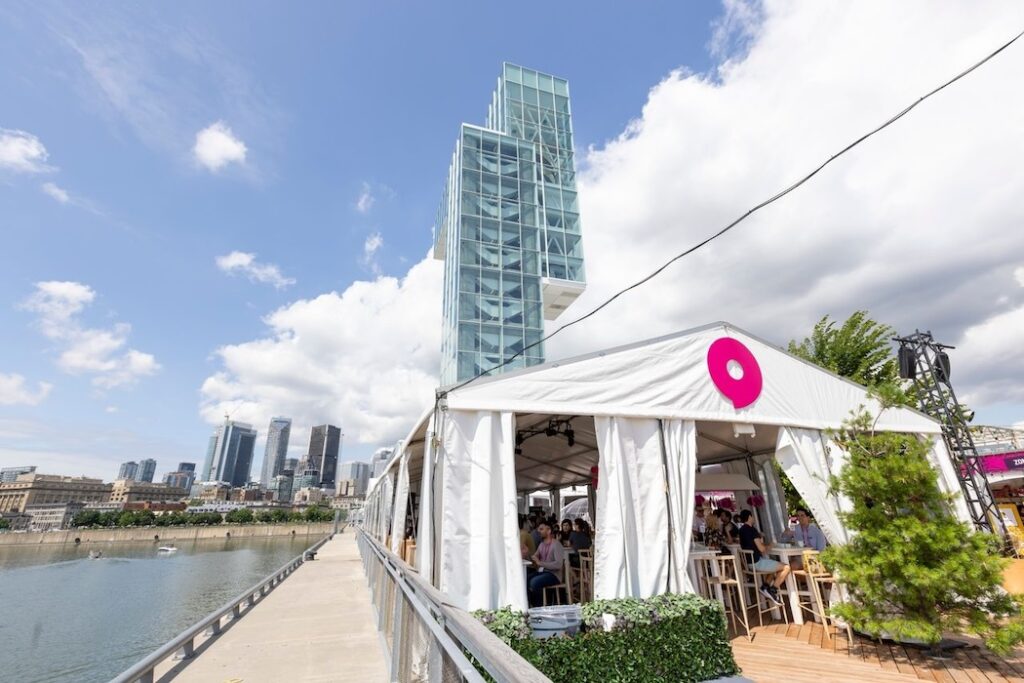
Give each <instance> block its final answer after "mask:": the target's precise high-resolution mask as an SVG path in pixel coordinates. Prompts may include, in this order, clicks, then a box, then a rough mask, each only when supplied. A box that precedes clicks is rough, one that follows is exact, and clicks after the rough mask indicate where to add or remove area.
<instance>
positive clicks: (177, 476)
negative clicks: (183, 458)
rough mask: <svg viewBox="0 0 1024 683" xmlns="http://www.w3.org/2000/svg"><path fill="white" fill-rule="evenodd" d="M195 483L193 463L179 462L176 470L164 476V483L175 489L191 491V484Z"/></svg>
mask: <svg viewBox="0 0 1024 683" xmlns="http://www.w3.org/2000/svg"><path fill="white" fill-rule="evenodd" d="M195 481H196V464H195V463H194V462H179V463H178V469H177V470H176V471H174V472H168V473H167V474H165V475H164V483H165V484H167V485H168V486H173V487H175V488H180V489H185V490H186V491H189V490H191V488H192V484H194V483H195Z"/></svg>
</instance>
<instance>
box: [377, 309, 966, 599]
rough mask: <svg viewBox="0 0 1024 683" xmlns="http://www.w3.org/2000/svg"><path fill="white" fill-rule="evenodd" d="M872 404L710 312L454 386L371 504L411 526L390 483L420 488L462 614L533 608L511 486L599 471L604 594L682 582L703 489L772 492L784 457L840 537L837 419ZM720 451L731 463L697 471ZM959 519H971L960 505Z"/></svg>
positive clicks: (581, 478)
mask: <svg viewBox="0 0 1024 683" xmlns="http://www.w3.org/2000/svg"><path fill="white" fill-rule="evenodd" d="M715 349H718V350H719V351H721V350H722V349H725V352H726V355H725V356H724V357H723V356H722V355H721V354H719V355H718V356H715ZM730 354H731V355H730ZM732 356H736V357H737V360H736V362H738V363H739V365H740V366H741V367H742V369H743V378H742V379H737V375H738V374H739V373H736V371H735V368H732V367H730V368H728V371H729V373H730V374H729V377H725V376H724V375H723V374H722V373H724V372H725V371H726V367H727V366H726V365H725V361H726V360H729V361H730V363H729V365H734V363H733V362H732V360H731V357H732ZM716 364H717V367H716ZM716 372H717V374H716ZM730 377H731V378H732V379H730ZM755 377H756V378H759V379H758V381H757V382H756V383H755V382H753V380H752V379H751V378H755ZM754 384H756V386H754ZM719 387H723V388H724V389H725V393H723V391H722V390H720V388H719ZM757 389H759V390H757ZM726 394H728V395H726ZM736 406H739V407H736ZM861 409H866V410H868V411H870V412H872V413H873V414H878V413H879V411H880V406H879V404H878V402H877V401H876V400H874V399H873V398H871V397H869V396H868V394H867V391H866V390H865V389H864V388H863V387H861V386H859V385H857V384H854V383H852V382H850V381H848V380H846V379H843V378H841V377H838V376H836V375H834V374H832V373H830V372H827V371H825V370H823V369H821V368H819V367H817V366H815V365H813V364H810V363H807V362H805V361H803V360H801V359H799V358H796V357H795V356H792V355H791V354H789V353H787V352H786V351H784V350H782V349H780V348H777V347H775V346H772V345H770V344H768V343H766V342H764V341H761V340H760V339H758V338H756V337H754V336H752V335H750V334H747V333H746V332H743V331H742V330H739V329H737V328H735V327H733V326H732V325H729V324H726V323H715V324H713V325H708V326H705V327H701V328H697V329H694V330H689V331H686V332H681V333H678V334H674V335H671V336H667V337H662V338H660V339H655V340H652V341H648V342H643V343H638V344H632V345H629V346H624V347H620V348H616V349H611V350H607V351H601V352H598V353H593V354H589V355H586V356H581V357H579V358H575V359H570V360H567V361H559V362H552V363H547V364H544V365H540V366H536V367H533V368H528V369H524V370H518V371H515V372H509V373H506V374H504V375H501V376H497V377H488V378H481V379H478V380H476V381H474V382H472V383H470V384H468V385H467V386H464V387H461V388H452V389H451V390H449V391H447V392H442V393H441V398H440V400H439V402H438V405H437V410H430V411H428V412H427V413H426V414H424V416H423V417H422V418H421V419H420V421H419V422H418V423H417V424H416V426H415V427H414V428H413V429H412V431H411V432H410V434H409V436H408V437H407V438H406V439H405V440H404V442H403V447H402V448H401V449H396V453H395V456H394V458H393V460H392V462H391V463H390V464H389V468H388V472H387V474H388V476H382V477H381V479H380V480H379V481H378V483H377V485H376V486H374V487H372V489H371V492H370V495H369V501H368V506H370V507H371V508H373V505H374V501H375V500H378V499H379V501H380V504H379V505H378V506H377V509H379V510H381V511H382V512H381V515H382V517H381V519H380V521H379V522H378V523H377V528H376V531H375V532H376V533H378V534H385V533H387V530H388V529H393V530H395V531H394V533H401V530H403V529H404V526H405V525H404V519H400V520H395V521H394V522H392V520H391V519H385V517H389V516H390V515H389V512H388V511H389V510H390V511H392V512H391V513H390V514H391V515H398V514H401V515H403V516H404V514H405V505H404V502H400V501H398V500H395V501H392V500H391V496H392V492H393V490H394V488H393V485H392V481H393V479H392V478H394V479H397V480H398V486H399V487H400V488H401V487H403V486H404V484H403V482H404V480H405V479H406V478H408V490H409V491H410V492H418V493H419V506H418V510H419V512H418V533H417V538H416V543H417V550H416V557H417V566H418V569H419V571H420V573H421V575H422V576H423V577H424V578H425V579H427V580H430V581H433V583H434V585H436V586H438V587H439V588H440V589H441V590H443V591H445V592H446V593H447V594H448V595H449V597H450V598H451V599H452V600H453V602H454V603H456V604H459V605H460V606H461V607H464V608H466V609H477V608H495V607H500V606H503V605H508V604H511V605H513V606H515V607H518V608H523V607H525V603H526V593H525V590H524V582H525V578H524V572H523V565H522V562H521V557H520V546H519V542H518V520H517V516H518V505H517V496H518V495H519V494H522V493H524V492H528V491H535V490H544V489H559V488H561V487H563V486H567V485H579V484H591V483H592V480H596V481H597V490H596V511H597V514H596V520H595V522H596V523H595V528H596V530H597V536H596V539H595V543H594V548H595V595H596V597H598V598H612V597H623V596H636V597H646V596H649V595H652V594H655V593H660V592H665V591H666V590H667V591H685V590H689V589H690V586H689V581H688V579H687V578H686V572H685V563H686V556H687V553H688V549H689V530H690V528H691V524H692V519H691V517H692V514H693V496H694V491H695V490H756V489H763V490H764V491H765V496H766V497H767V498H769V499H773V498H774V499H775V500H778V499H780V498H781V486H780V485H779V483H778V480H777V477H776V474H775V470H774V464H773V463H772V460H775V461H776V462H778V463H779V465H781V467H782V468H783V470H784V471H785V472H786V473H787V475H788V476H789V478H790V479H791V480H792V481H793V484H794V485H795V486H796V487H797V489H798V490H799V491H800V493H801V494H802V495H803V497H804V499H805V500H806V501H807V503H808V505H809V507H810V508H811V511H812V513H813V514H814V516H815V518H816V519H817V521H818V523H819V525H820V526H821V528H822V530H823V531H824V532H825V534H826V537H827V538H828V539H829V541H830V542H833V543H841V542H843V541H844V540H845V538H846V531H845V529H844V528H842V524H841V522H840V520H839V512H840V511H841V510H843V509H848V507H846V506H848V505H849V503H848V501H843V500H841V499H837V498H836V497H835V496H834V495H832V494H831V493H830V492H829V490H828V488H829V487H828V484H827V479H828V477H829V476H830V475H831V474H835V473H838V471H839V468H841V467H842V465H843V463H845V461H846V454H845V453H843V452H842V451H841V449H840V448H839V447H838V445H837V444H835V443H834V442H833V441H832V440H831V438H829V435H828V431H827V430H832V429H838V428H840V427H841V426H842V424H843V422H844V421H845V420H847V419H848V418H849V417H850V416H851V414H852V413H855V412H857V411H859V410H861ZM552 420H555V421H556V422H558V423H559V424H560V425H561V428H560V429H559V430H556V431H557V433H556V434H555V436H550V435H549V434H547V433H545V427H546V426H548V425H550V424H552ZM566 426H568V428H570V429H571V430H572V432H573V435H574V438H573V439H572V440H571V441H572V443H571V444H570V439H569V438H568V437H567V435H566V434H565V429H566ZM876 426H877V429H878V430H880V431H895V432H905V433H915V434H921V435H938V434H940V433H941V429H940V426H939V424H938V423H937V422H935V421H934V420H932V419H931V418H929V417H927V416H926V415H924V414H922V413H920V412H917V411H915V410H910V409H907V408H890V409H887V410H884V411H881V414H880V415H879V416H878V420H877V423H876ZM524 437H525V438H524ZM399 451H400V452H399ZM932 459H933V461H934V464H935V465H936V466H937V469H938V470H939V473H940V483H941V484H942V485H943V487H944V488H945V489H946V490H947V491H948V492H951V493H958V492H959V483H958V481H957V477H956V471H955V469H954V467H953V464H952V462H951V461H950V460H949V456H948V454H947V453H946V450H945V446H944V445H943V443H942V441H941V439H936V443H935V445H934V447H933V453H932ZM711 463H722V464H723V465H722V466H723V467H724V468H725V472H723V473H721V474H710V473H709V474H698V471H697V470H698V467H699V466H703V465H707V464H711ZM400 470H401V471H400ZM716 477H718V478H720V479H718V483H714V484H713V485H712V483H709V482H715V481H716V479H715V478H716ZM724 477H729V481H728V482H726V481H725V479H723V478H724ZM734 477H739V478H740V479H742V480H743V481H742V482H741V481H739V480H738V479H734ZM741 486H742V488H741ZM666 492H667V495H666ZM956 513H957V514H958V515H959V516H960V518H961V519H963V520H964V521H969V516H968V514H967V509H966V505H964V504H963V501H962V500H959V501H958V503H957V505H956ZM781 514H782V513H781V512H778V513H777V514H775V517H781ZM769 521H770V520H766V519H765V518H764V517H762V523H766V522H769ZM775 524H776V525H777V524H781V520H777V521H776V522H775ZM395 542H396V541H395V540H394V539H393V544H394V543H395Z"/></svg>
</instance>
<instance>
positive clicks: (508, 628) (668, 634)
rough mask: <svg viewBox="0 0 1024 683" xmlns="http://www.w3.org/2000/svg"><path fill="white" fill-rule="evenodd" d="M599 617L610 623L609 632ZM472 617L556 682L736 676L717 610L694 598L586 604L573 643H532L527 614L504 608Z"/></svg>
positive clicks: (603, 682) (554, 640)
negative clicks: (612, 621) (610, 619)
mask: <svg viewBox="0 0 1024 683" xmlns="http://www.w3.org/2000/svg"><path fill="white" fill-rule="evenodd" d="M605 614H613V615H615V617H616V619H615V626H614V627H613V630H611V631H605V630H604V626H603V623H602V616H603V615H605ZM476 616H477V618H479V619H480V620H481V621H482V622H483V623H484V624H486V625H487V627H488V628H489V629H490V630H491V631H492V632H493V633H494V634H495V635H497V636H498V637H499V638H501V639H502V640H503V641H505V642H506V643H507V644H508V645H509V646H511V647H512V648H513V649H514V650H516V651H517V652H518V653H519V654H520V655H522V656H523V658H524V659H526V660H527V661H528V662H530V663H531V664H533V665H534V666H535V667H536V668H537V669H539V670H540V671H542V672H543V673H544V674H545V675H546V676H547V677H548V678H550V679H551V680H552V681H554V683H609V682H611V681H630V682H631V683H632V682H644V681H651V682H654V681H659V682H661V681H679V682H681V683H682V682H685V681H693V682H695V683H696V682H697V681H707V680H712V679H715V678H720V677H723V676H732V675H735V674H738V673H739V667H737V666H736V660H735V659H733V656H732V649H731V648H730V646H729V639H728V636H727V635H726V629H725V616H724V614H723V612H722V606H721V604H719V603H718V602H715V601H712V600H705V599H704V598H701V597H699V596H696V595H691V594H685V595H678V594H669V595H658V596H655V597H653V598H648V599H643V600H642V599H636V598H624V599H620V600H597V601H595V602H591V603H588V604H585V605H583V609H582V617H583V630H582V631H581V632H580V633H579V634H577V635H576V636H574V637H571V638H569V637H556V638H548V639H546V640H537V639H534V638H531V637H530V627H529V624H528V622H527V618H526V615H525V614H523V613H521V612H514V611H512V610H511V609H509V608H506V609H501V610H495V611H480V612H477V613H476Z"/></svg>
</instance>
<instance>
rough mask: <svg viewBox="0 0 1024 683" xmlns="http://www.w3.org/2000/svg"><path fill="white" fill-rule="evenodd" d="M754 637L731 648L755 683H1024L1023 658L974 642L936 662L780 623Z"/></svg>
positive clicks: (889, 646) (737, 639)
mask: <svg viewBox="0 0 1024 683" xmlns="http://www.w3.org/2000/svg"><path fill="white" fill-rule="evenodd" d="M756 620H757V616H756V613H755V615H754V619H753V620H752V621H751V623H752V624H756ZM751 632H752V633H753V636H754V638H753V640H752V641H749V640H748V639H747V637H746V634H745V633H744V634H742V635H735V634H733V637H732V648H733V654H734V655H735V656H736V662H737V664H739V665H740V668H742V669H743V675H744V676H746V677H747V678H750V679H751V680H754V681H756V682H757V683H776V682H778V683H822V681H827V682H828V683H860V682H861V681H878V683H899V682H900V681H902V682H903V683H913V682H915V681H934V682H935V683H1024V657H1021V656H1011V657H1007V658H1000V657H997V656H996V655H994V654H992V653H991V652H989V651H988V650H986V649H984V648H983V647H981V646H980V645H978V644H976V643H972V644H971V645H969V646H967V647H964V648H960V649H958V650H954V651H952V652H950V653H948V658H947V659H945V660H936V659H933V658H930V657H926V656H925V655H924V654H923V653H922V652H921V650H919V649H918V648H915V647H910V646H907V647H904V646H902V645H898V644H895V643H886V642H882V643H879V642H875V641H872V640H868V639H866V638H861V637H858V636H855V637H854V640H853V642H852V643H851V642H849V641H848V640H847V638H846V634H845V633H839V634H836V635H834V636H833V637H832V638H831V639H826V637H825V631H824V629H823V628H822V627H821V625H819V624H814V623H808V624H803V625H802V626H797V625H794V624H785V623H781V622H777V623H772V624H765V625H764V626H763V627H758V626H755V627H754V628H752V629H751Z"/></svg>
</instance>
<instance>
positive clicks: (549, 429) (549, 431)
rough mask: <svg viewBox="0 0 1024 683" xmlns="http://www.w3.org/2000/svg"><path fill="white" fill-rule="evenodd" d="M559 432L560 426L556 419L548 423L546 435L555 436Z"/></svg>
mask: <svg viewBox="0 0 1024 683" xmlns="http://www.w3.org/2000/svg"><path fill="white" fill-rule="evenodd" d="M555 434H558V427H557V426H556V425H555V422H554V420H552V421H551V422H549V423H548V426H547V429H545V430H544V436H554V435H555Z"/></svg>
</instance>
